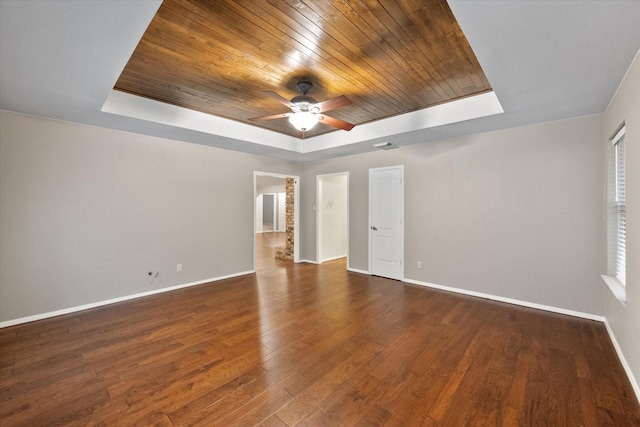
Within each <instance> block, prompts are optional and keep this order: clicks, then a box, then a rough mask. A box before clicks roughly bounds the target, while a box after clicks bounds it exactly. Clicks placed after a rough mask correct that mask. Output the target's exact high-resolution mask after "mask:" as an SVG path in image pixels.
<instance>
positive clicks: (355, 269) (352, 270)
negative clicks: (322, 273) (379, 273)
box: [347, 267, 370, 274]
mask: <svg viewBox="0 0 640 427" xmlns="http://www.w3.org/2000/svg"><path fill="white" fill-rule="evenodd" d="M347 271H351V272H352V273H360V274H370V273H369V272H368V271H366V270H360V269H357V268H351V267H347Z"/></svg>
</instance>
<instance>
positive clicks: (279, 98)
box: [262, 90, 293, 108]
mask: <svg viewBox="0 0 640 427" xmlns="http://www.w3.org/2000/svg"><path fill="white" fill-rule="evenodd" d="M262 93H264V94H265V95H267V96H268V97H269V98H271V99H273V100H276V101H278V102H279V103H280V104H282V105H286V106H287V107H289V108H291V107H292V106H293V104H292V103H291V101H289V100H288V99H287V98H283V97H282V96H280V95H278V94H277V93H275V92H271V91H270V90H265V91H264V92H262Z"/></svg>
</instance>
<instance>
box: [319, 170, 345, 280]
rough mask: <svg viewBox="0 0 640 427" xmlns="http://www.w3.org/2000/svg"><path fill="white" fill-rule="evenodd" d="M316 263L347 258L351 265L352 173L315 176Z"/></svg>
mask: <svg viewBox="0 0 640 427" xmlns="http://www.w3.org/2000/svg"><path fill="white" fill-rule="evenodd" d="M316 198H317V200H316V224H317V227H316V260H317V262H318V264H322V263H323V262H326V261H332V260H336V259H340V258H347V262H346V265H347V268H348V265H349V260H348V256H349V172H339V173H332V174H325V175H318V176H316Z"/></svg>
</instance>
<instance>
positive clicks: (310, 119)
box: [289, 111, 320, 132]
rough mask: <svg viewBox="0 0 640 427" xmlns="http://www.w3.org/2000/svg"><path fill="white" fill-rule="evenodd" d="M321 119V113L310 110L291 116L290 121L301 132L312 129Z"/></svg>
mask: <svg viewBox="0 0 640 427" xmlns="http://www.w3.org/2000/svg"><path fill="white" fill-rule="evenodd" d="M319 120H320V115H319V114H317V113H311V112H309V111H301V112H299V113H294V114H292V115H290V116H289V122H290V123H291V124H292V125H293V127H295V128H296V129H298V130H299V131H301V132H307V131H310V130H311V129H312V128H313V127H314V126H315V125H316V124H317V123H318V121H319Z"/></svg>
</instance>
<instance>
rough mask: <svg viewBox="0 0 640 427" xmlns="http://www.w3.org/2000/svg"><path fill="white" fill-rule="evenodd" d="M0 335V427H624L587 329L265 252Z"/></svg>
mask: <svg viewBox="0 0 640 427" xmlns="http://www.w3.org/2000/svg"><path fill="white" fill-rule="evenodd" d="M282 243H283V233H262V234H261V235H258V254H257V255H258V257H257V266H258V273H257V274H255V275H247V276H243V277H238V278H233V279H228V280H224V281H220V282H215V283H211V284H205V285H200V286H196V287H192V288H186V289H181V290H177V291H173V292H169V293H164V294H158V295H153V296H149V297H146V298H140V299H136V300H132V301H126V302H122V303H118V304H113V305H110V306H106V307H100V308H96V309H93V310H87V311H83V312H79V313H75V314H70V315H65V316H60V317H56V318H52V319H46V320H41V321H37V322H33V323H29V324H24V325H17V326H13V327H9V328H4V329H1V330H0V425H2V426H3V427H4V426H51V425H103V426H110V425H115V426H121V425H157V426H177V425H180V426H183V425H203V426H236V425H238V426H256V425H260V426H278V427H282V426H289V427H291V426H358V425H363V426H364V425H369V426H372V425H387V426H420V425H422V426H439V427H441V426H463V425H469V426H476V425H495V426H518V425H522V426H535V425H540V426H579V425H584V426H605V425H614V426H640V406H639V405H638V402H637V400H636V398H635V395H634V393H633V390H632V388H631V385H630V384H629V381H628V379H627V378H626V376H625V374H624V370H623V368H622V366H621V364H620V362H619V360H618V359H617V355H616V353H615V350H614V348H613V345H612V343H611V341H610V340H609V338H608V335H607V332H606V330H605V328H604V326H603V325H602V324H600V323H598V322H594V321H590V320H584V319H577V318H573V317H568V316H563V315H559V314H553V313H547V312H543V311H538V310H533V309H528V308H523V307H518V306H514V305H508V304H503V303H498V302H494V301H488V300H483V299H478V298H472V297H468V296H463V295H456V294H449V293H446V292H442V291H438V290H433V289H428V288H422V287H419V286H413V285H407V284H403V283H401V282H398V281H393V280H386V279H383V278H380V277H370V276H366V275H361V274H355V273H350V272H347V271H346V268H345V264H344V260H337V261H332V262H328V263H325V264H323V265H322V266H317V265H308V264H306V265H305V264H300V265H295V264H293V263H292V262H290V261H284V260H277V259H275V258H274V256H273V255H274V247H275V246H278V245H281V244H282Z"/></svg>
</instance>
